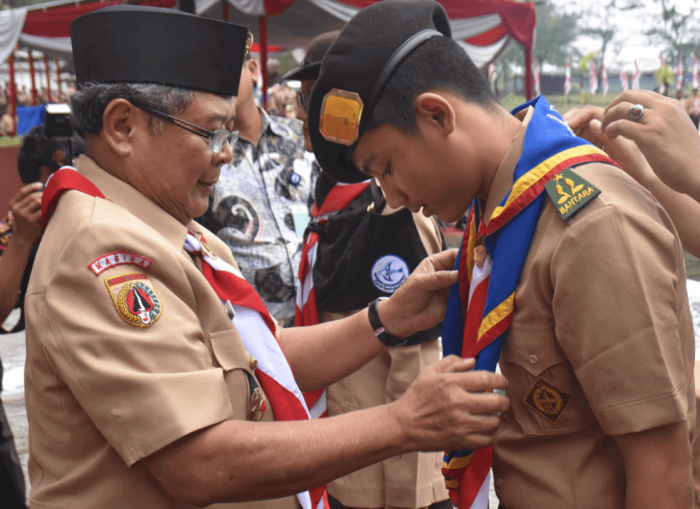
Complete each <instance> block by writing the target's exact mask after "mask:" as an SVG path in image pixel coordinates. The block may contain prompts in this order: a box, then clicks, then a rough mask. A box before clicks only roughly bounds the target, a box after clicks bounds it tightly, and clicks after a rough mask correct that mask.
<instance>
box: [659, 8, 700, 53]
mask: <svg viewBox="0 0 700 509" xmlns="http://www.w3.org/2000/svg"><path fill="white" fill-rule="evenodd" d="M654 3H655V4H656V5H658V7H659V8H660V9H661V16H660V17H655V23H654V26H653V27H652V28H650V29H649V30H647V32H646V34H647V35H648V36H649V40H650V42H652V43H654V44H659V45H661V46H663V47H664V51H663V53H664V55H665V56H666V58H667V60H668V61H669V62H675V61H676V60H677V58H678V53H679V52H680V53H682V54H683V55H684V56H685V57H688V56H689V55H690V54H691V53H692V52H695V53H696V54H698V53H700V20H698V17H699V16H700V2H699V1H698V0H682V1H679V0H655V2H654Z"/></svg>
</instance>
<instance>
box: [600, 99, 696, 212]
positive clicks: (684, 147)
mask: <svg viewBox="0 0 700 509" xmlns="http://www.w3.org/2000/svg"><path fill="white" fill-rule="evenodd" d="M634 104H641V105H642V106H644V114H643V115H642V117H641V118H640V119H639V121H638V122H632V121H631V120H629V116H628V115H629V109H630V107H631V106H632V105H634ZM602 129H603V131H604V132H605V135H606V136H607V137H608V138H610V139H616V138H617V137H618V136H624V137H625V138H628V139H630V140H632V141H634V142H635V143H636V144H637V146H638V147H639V149H640V150H641V151H642V153H643V154H644V156H645V157H646V159H647V161H649V164H650V165H651V167H652V168H653V169H654V172H655V173H656V175H657V176H658V177H659V178H660V179H661V181H662V182H664V183H665V184H666V185H667V186H669V187H670V188H672V189H674V190H676V191H678V192H679V193H686V194H689V195H690V196H692V197H693V198H695V199H696V200H698V201H700V135H698V130H697V129H696V128H695V126H694V125H693V122H692V121H691V120H690V118H689V117H688V114H687V113H686V111H685V110H684V108H683V106H682V105H681V104H680V103H679V102H678V101H676V100H674V99H670V98H668V97H664V96H662V95H659V94H656V93H654V92H649V91H646V90H628V91H627V92H623V93H622V94H620V95H619V96H617V97H616V98H615V99H613V100H612V102H611V103H610V104H609V105H608V107H607V108H606V109H605V115H604V116H603V119H602Z"/></svg>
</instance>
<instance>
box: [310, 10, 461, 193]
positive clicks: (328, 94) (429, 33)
mask: <svg viewBox="0 0 700 509" xmlns="http://www.w3.org/2000/svg"><path fill="white" fill-rule="evenodd" d="M451 33H452V32H451V30H450V23H449V19H448V17H447V13H446V12H445V9H444V8H443V7H442V6H441V5H440V4H439V3H437V2H435V1H433V0H384V1H382V2H377V3H375V4H373V5H371V6H369V7H367V8H365V9H363V10H361V11H360V12H358V13H357V14H356V15H355V17H353V18H352V19H351V20H350V21H349V22H348V24H347V25H346V26H345V27H344V28H343V30H342V31H341V32H340V35H339V36H338V38H337V39H336V41H335V42H334V43H333V45H332V46H331V47H330V48H329V49H328V51H327V52H326V54H325V57H324V58H323V64H322V66H321V73H320V75H319V77H318V80H317V81H316V84H315V86H314V89H313V92H312V94H311V102H310V105H309V134H310V137H311V143H312V145H313V149H314V154H315V155H316V158H317V160H318V162H319V164H320V165H321V167H322V168H323V170H324V171H326V172H328V173H329V174H330V175H331V176H332V177H333V178H335V179H336V180H338V181H339V182H361V181H363V180H365V179H366V178H367V176H366V175H364V174H363V173H362V172H360V170H358V169H357V168H356V167H355V165H354V164H353V163H352V161H351V157H352V153H353V151H354V148H355V146H356V144H357V142H358V140H359V139H360V137H361V136H362V134H363V133H364V132H365V131H366V130H367V126H368V125H369V121H370V119H371V117H372V112H373V111H374V107H375V106H376V104H377V101H378V100H379V98H380V97H381V94H382V92H383V91H384V88H385V86H386V84H387V82H388V81H389V79H390V78H391V76H392V75H393V73H394V71H395V70H396V69H397V67H398V66H399V65H400V64H401V62H402V61H403V60H404V59H405V58H406V57H407V56H408V55H410V54H411V52H412V51H413V50H415V49H416V48H417V47H418V46H420V45H421V44H423V43H424V42H426V41H428V40H430V39H432V38H433V37H441V36H445V37H450V36H451Z"/></svg>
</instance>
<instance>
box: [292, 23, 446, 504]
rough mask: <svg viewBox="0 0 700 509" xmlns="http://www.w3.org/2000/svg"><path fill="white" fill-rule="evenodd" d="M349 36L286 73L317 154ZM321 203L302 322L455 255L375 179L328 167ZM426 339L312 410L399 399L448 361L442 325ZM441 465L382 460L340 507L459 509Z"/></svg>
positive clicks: (319, 397) (324, 316)
mask: <svg viewBox="0 0 700 509" xmlns="http://www.w3.org/2000/svg"><path fill="white" fill-rule="evenodd" d="M339 33H340V32H339V31H334V32H328V33H325V34H322V35H320V36H318V37H316V38H315V39H314V40H313V41H311V43H310V44H309V47H308V48H307V50H306V55H305V56H304V59H303V60H302V63H301V65H300V66H299V68H297V69H294V70H292V71H290V72H289V73H287V74H285V76H284V78H285V79H287V80H300V81H301V92H300V93H299V111H298V112H297V118H298V119H299V120H301V121H302V122H303V127H304V147H305V148H306V150H307V151H309V152H312V147H311V139H310V137H309V130H308V115H307V111H306V106H305V105H306V103H307V102H308V98H309V94H310V92H311V90H312V89H313V85H314V82H315V80H316V78H317V77H318V72H319V69H320V67H321V60H322V59H323V55H324V54H325V52H326V51H327V50H328V48H329V47H330V46H331V44H333V42H334V41H335V39H336V38H337V37H338V34H339ZM315 202H316V205H315V207H314V221H313V222H312V223H311V225H310V227H309V228H307V232H306V235H305V239H304V251H303V256H304V257H305V258H304V259H303V260H302V264H301V266H302V270H301V271H300V274H299V281H300V286H299V287H298V288H297V315H296V321H295V324H296V325H297V326H300V325H310V324H316V323H319V322H320V323H323V322H330V321H332V320H339V319H341V318H344V317H346V316H350V315H352V314H355V313H357V312H358V311H360V310H362V309H363V308H364V306H365V305H366V303H367V302H370V301H372V300H374V299H375V298H377V297H385V298H386V297H388V296H391V294H393V293H394V292H395V291H396V290H397V289H398V288H399V287H400V286H401V284H402V283H403V281H405V279H406V277H407V276H408V274H409V273H410V272H411V270H412V269H413V268H415V267H416V266H417V265H418V264H419V263H420V261H421V260H423V258H425V257H426V256H428V255H431V254H435V253H439V252H440V251H442V250H443V249H445V248H444V240H443V237H442V234H441V232H440V227H439V225H438V223H437V221H436V220H435V218H432V217H425V216H424V215H423V214H419V213H411V211H410V210H408V209H406V208H402V209H400V210H395V209H392V208H390V207H388V206H387V204H386V200H385V199H384V196H383V195H382V191H381V189H379V187H378V186H377V184H376V181H374V180H371V181H370V180H367V181H365V182H361V183H359V184H356V185H354V186H346V185H343V184H339V183H338V182H336V181H335V180H334V179H333V178H332V177H330V176H329V175H328V173H325V172H323V171H320V173H319V175H318V179H317V180H316V190H315ZM419 334H428V335H429V336H428V338H434V340H432V341H424V342H421V343H420V344H417V345H413V346H409V347H396V348H390V349H389V350H388V351H386V352H384V353H382V354H381V355H378V356H377V357H376V358H375V359H373V360H371V361H370V362H368V363H367V364H366V365H364V366H363V367H362V368H360V369H358V370H357V371H356V372H355V373H352V374H351V375H349V376H347V377H345V378H343V379H342V380H339V381H338V382H336V383H334V384H333V385H331V386H330V387H328V388H327V389H326V390H325V391H316V392H314V393H310V394H309V395H308V397H307V402H308V403H309V405H310V406H311V405H313V406H312V410H311V412H312V414H314V412H315V413H316V414H317V415H323V413H322V412H324V411H326V410H327V415H329V416H331V417H332V416H334V415H343V414H345V413H348V412H355V411H357V410H362V409H365V408H372V407H376V406H380V405H384V404H386V403H390V402H392V401H396V400H397V399H398V398H400V397H401V396H402V395H403V394H404V393H405V392H406V391H407V390H408V388H409V387H410V386H411V384H412V383H413V382H414V380H415V379H416V378H417V377H418V375H420V373H421V372H422V371H423V370H424V369H425V368H427V367H428V366H432V365H433V364H435V363H436V362H438V361H439V360H440V354H441V348H440V343H439V342H438V341H437V337H438V336H439V335H440V327H439V326H436V327H433V328H431V329H429V330H427V331H421V332H420V333H419ZM441 467H442V455H441V454H440V453H419V452H416V453H411V454H402V455H401V456H400V457H397V458H389V459H387V460H385V461H382V462H379V463H375V464H374V465H370V466H368V467H365V468H363V469H360V470H358V471H356V472H353V473H351V474H348V475H346V476H343V477H341V478H338V479H335V480H334V481H332V482H330V483H328V485H327V488H328V494H329V502H330V505H331V508H332V509H337V508H339V509H343V507H347V508H369V509H373V508H387V509H391V508H397V509H398V508H407V509H416V508H421V507H428V506H431V509H439V508H440V507H441V506H440V504H445V506H450V507H451V503H450V501H449V499H448V494H447V490H446V489H445V483H444V482H443V479H442V473H441V471H440V470H441Z"/></svg>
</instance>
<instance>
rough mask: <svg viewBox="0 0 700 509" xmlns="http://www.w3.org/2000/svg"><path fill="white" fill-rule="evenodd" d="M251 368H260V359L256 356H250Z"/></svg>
mask: <svg viewBox="0 0 700 509" xmlns="http://www.w3.org/2000/svg"><path fill="white" fill-rule="evenodd" d="M250 369H252V370H253V371H255V370H256V369H258V359H256V358H255V357H251V358H250Z"/></svg>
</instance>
